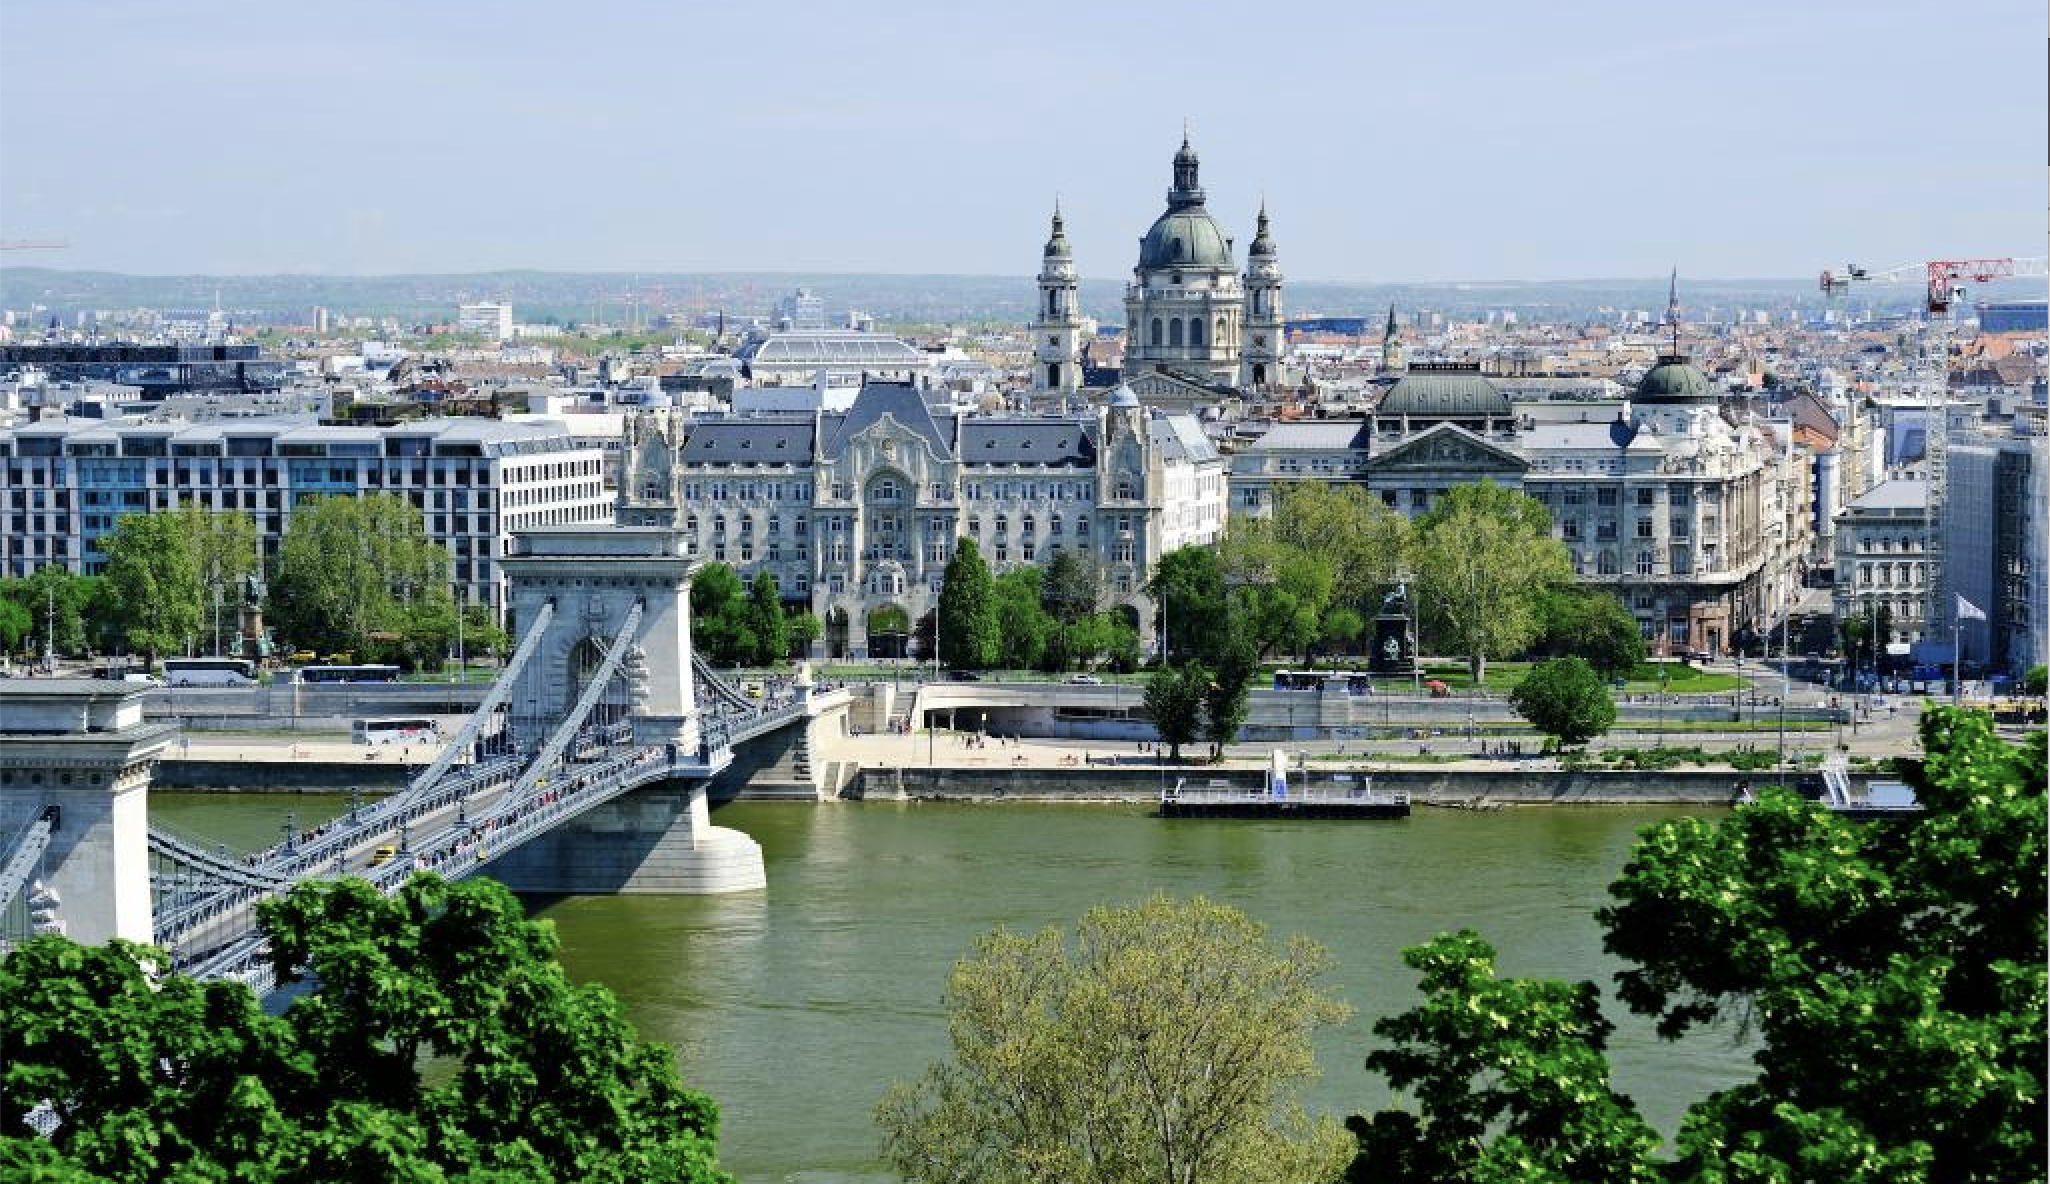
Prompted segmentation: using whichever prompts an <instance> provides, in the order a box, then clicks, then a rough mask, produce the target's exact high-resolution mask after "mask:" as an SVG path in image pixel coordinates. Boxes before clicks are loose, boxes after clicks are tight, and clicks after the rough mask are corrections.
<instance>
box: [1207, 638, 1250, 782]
mask: <svg viewBox="0 0 2050 1184" xmlns="http://www.w3.org/2000/svg"><path fill="white" fill-rule="evenodd" d="M1259 673H1260V658H1259V655H1258V654H1257V653H1255V652H1254V650H1253V644H1252V643H1251V642H1249V641H1247V640H1246V639H1245V638H1243V637H1233V638H1231V639H1230V641H1229V642H1228V643H1227V644H1225V645H1224V646H1222V647H1220V648H1219V651H1218V655H1217V666H1216V668H1215V669H1213V670H1211V671H1210V678H1209V681H1208V683H1207V684H1206V685H1205V686H1204V688H1203V738H1204V739H1206V740H1208V741H1209V742H1210V759H1211V760H1213V761H1218V760H1223V759H1224V746H1225V745H1227V744H1230V743H1231V742H1232V741H1234V740H1236V739H1238V735H1239V729H1241V728H1243V727H1245V726H1246V716H1247V715H1248V714H1249V699H1250V692H1251V691H1252V689H1253V679H1254V677H1255V676H1257V675H1258V674H1259Z"/></svg>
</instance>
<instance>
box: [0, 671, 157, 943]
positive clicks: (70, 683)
mask: <svg viewBox="0 0 2050 1184" xmlns="http://www.w3.org/2000/svg"><path fill="white" fill-rule="evenodd" d="M144 689H145V688H143V687H140V686H137V685H134V684H132V683H122V682H112V681H108V680H103V679H89V678H38V679H6V680H0V911H5V912H13V911H15V909H14V904H15V901H16V900H17V899H18V898H19V897H21V896H22V895H23V893H25V892H27V891H28V890H29V889H30V888H31V887H32V885H33V884H34V883H35V882H36V881H38V880H40V881H41V882H42V883H43V884H44V885H45V887H46V888H47V889H48V890H49V893H48V895H49V896H50V897H54V906H55V908H54V911H55V914H56V916H55V920H56V921H59V922H62V930H63V932H64V933H65V934H66V935H67V936H69V937H71V938H72V939H73V940H74V941H80V942H85V943H87V944H98V943H100V942H105V941H108V940H110V939H112V938H116V937H120V938H126V939H128V940H129V941H137V942H143V943H145V944H146V943H148V942H150V941H151V940H152V938H153V936H154V928H153V919H152V916H151V910H150V866H149V804H148V796H149V780H150V774H151V772H152V771H153V770H154V769H155V767H156V762H157V758H158V757H159V756H160V755H162V753H163V752H164V750H165V749H166V748H168V747H169V746H170V744H171V739H172V737H173V736H175V735H176V734H177V728H175V727H174V726H172V725H170V724H164V723H156V724H152V723H145V722H143V718H142V694H141V692H142V691H143V690H144ZM4 938H5V935H0V941H4Z"/></svg>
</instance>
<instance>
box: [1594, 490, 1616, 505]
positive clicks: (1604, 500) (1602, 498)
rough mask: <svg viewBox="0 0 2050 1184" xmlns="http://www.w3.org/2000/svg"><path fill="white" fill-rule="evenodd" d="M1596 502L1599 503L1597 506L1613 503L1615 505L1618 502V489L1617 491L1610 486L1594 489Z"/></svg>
mask: <svg viewBox="0 0 2050 1184" xmlns="http://www.w3.org/2000/svg"><path fill="white" fill-rule="evenodd" d="M1594 504H1595V505H1597V506H1613V505H1615V504H1616V491H1615V489H1614V488H1613V487H1609V486H1603V487H1602V488H1600V489H1597V490H1595V491H1594Z"/></svg>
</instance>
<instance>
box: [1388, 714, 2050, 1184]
mask: <svg viewBox="0 0 2050 1184" xmlns="http://www.w3.org/2000/svg"><path fill="white" fill-rule="evenodd" d="M1922 748H1923V751H1924V752H1925V753H1926V754H1927V756H1926V757H1925V758H1924V759H1923V760H1922V761H1918V762H1909V763H1908V764H1907V766H1906V767H1905V769H1904V776H1905V777H1906V778H1907V780H1908V781H1909V782H1910V783H1911V784H1913V786H1914V788H1915V792H1916V797H1917V799H1918V800H1919V801H1920V803H1921V804H1922V807H1923V813H1921V814H1920V815H1918V816H1917V817H1915V818H1913V819H1902V820H1899V821H1898V822H1896V823H1891V824H1876V825H1875V824H1872V823H1864V822H1859V821H1855V820H1852V819H1847V818H1844V817H1842V816H1841V815H1839V814H1836V813H1833V812H1831V811H1829V810H1828V809H1826V808H1824V807H1823V806H1821V805H1819V804H1817V803H1812V802H1808V801H1804V800H1803V799H1801V798H1800V797H1798V796H1797V795H1795V794H1792V793H1789V792H1787V791H1785V790H1779V789H1769V790H1766V791H1765V792H1764V793H1763V794H1761V795H1760V798H1759V800H1758V801H1757V803H1756V804H1753V805H1749V806H1746V807H1744V808H1743V809H1740V810H1737V811H1734V812H1732V813H1730V814H1729V815H1727V816H1726V817H1723V818H1720V819H1707V818H1682V819H1673V820H1671V821H1668V822H1665V823H1661V824H1659V825H1657V826H1655V827H1652V828H1649V829H1647V830H1646V831H1645V832H1644V833H1643V834H1642V836H1641V837H1640V839H1639V841H1638V844H1637V847H1636V849H1635V851H1634V852H1633V854H1632V856H1631V858H1630V861H1629V863H1628V864H1627V865H1626V866H1625V867H1624V869H1623V872H1622V875H1621V877H1620V878H1619V879H1618V880H1617V881H1616V882H1615V883H1614V884H1613V885H1612V886H1611V887H1610V889H1609V892H1610V895H1611V897H1612V898H1613V899H1614V901H1615V903H1614V904H1612V905H1610V906H1609V907H1607V908H1605V909H1603V910H1601V911H1600V913H1599V914H1598V919H1599V921H1600V923H1601V925H1602V927H1603V929H1604V930H1605V932H1606V938H1605V945H1606V947H1607V949H1608V951H1609V952H1610V953H1611V954H1612V955H1615V956H1617V957H1619V958H1621V959H1622V960H1623V961H1624V963H1625V969H1624V970H1623V971H1621V972H1620V973H1619V974H1618V975H1617V984H1618V994H1619V995H1620V996H1621V998H1622V1000H1623V1002H1624V1003H1625V1004H1627V1005H1628V1006H1629V1007H1630V1008H1631V1009H1632V1010H1633V1011H1636V1012H1638V1013H1640V1014H1643V1015H1647V1016H1652V1017H1655V1018H1656V1020H1657V1028H1658V1032H1659V1034H1660V1035H1661V1036H1663V1037H1665V1038H1667V1039H1677V1038H1678V1037H1680V1036H1681V1035H1683V1034H1685V1033H1686V1032H1688V1031H1690V1030H1691V1029H1693V1028H1695V1027H1698V1026H1701V1025H1705V1024H1710V1023H1714V1022H1716V1021H1719V1020H1725V1019H1729V1018H1736V1019H1738V1020H1740V1021H1741V1022H1742V1023H1743V1024H1744V1026H1745V1030H1746V1031H1748V1032H1749V1033H1751V1034H1752V1039H1753V1040H1754V1041H1755V1042H1756V1043H1757V1045H1758V1051H1757V1052H1756V1054H1755V1055H1754V1057H1753V1061H1754V1063H1755V1064H1756V1065H1757V1066H1758V1072H1757V1074H1756V1076H1754V1077H1753V1078H1752V1079H1750V1080H1748V1081H1745V1082H1742V1083H1740V1084H1737V1085H1734V1086H1731V1087H1729V1088H1726V1089H1722V1090H1719V1091H1716V1092H1713V1093H1711V1094H1709V1095H1708V1096H1706V1097H1705V1098H1703V1099H1702V1100H1701V1101H1699V1102H1697V1103H1696V1104H1695V1105H1694V1106H1693V1107H1691V1108H1690V1109H1689V1111H1688V1113H1687V1115H1686V1117H1685V1118H1684V1119H1683V1120H1682V1123H1681V1127H1680V1132H1679V1136H1678V1138H1677V1139H1676V1140H1675V1144H1674V1154H1673V1156H1672V1158H1671V1159H1670V1160H1668V1161H1664V1162H1659V1161H1652V1160H1650V1156H1651V1155H1652V1140H1651V1138H1650V1136H1649V1135H1648V1133H1647V1132H1646V1131H1645V1129H1644V1124H1643V1122H1642V1121H1641V1120H1640V1119H1639V1118H1638V1117H1637V1116H1636V1115H1635V1113H1634V1112H1632V1111H1631V1109H1630V1107H1629V1105H1628V1103H1627V1102H1625V1101H1624V1100H1622V1099H1621V1098H1619V1097H1617V1096H1616V1095H1615V1094H1614V1093H1613V1091H1612V1090H1611V1089H1610V1088H1609V1085H1608V1078H1609V1074H1608V1071H1607V1067H1606V1064H1605V1063H1604V1049H1603V1045H1604V1043H1605V1041H1606V1038H1607V1035H1608V1032H1609V1027H1608V1025H1607V1023H1606V1022H1604V1021H1603V1020H1602V1018H1601V1017H1600V1015H1599V1013H1598V1011H1597V1010H1596V1008H1595V989H1594V987H1593V985H1592V984H1588V983H1579V984H1573V985H1569V984H1566V983H1559V982H1530V981H1519V980H1496V979H1495V978H1494V976H1493V968H1492V957H1491V955H1492V951H1490V950H1488V948H1487V947H1486V945H1485V944H1484V943H1481V942H1480V941H1479V939H1477V938H1475V937H1474V936H1473V935H1472V934H1460V935H1456V936H1453V937H1449V938H1441V939H1439V940H1438V941H1437V942H1434V943H1433V944H1432V945H1430V946H1427V947H1422V948H1420V949H1418V950H1413V951H1410V953H1409V954H1408V955H1406V957H1407V958H1408V960H1409V962H1410V964H1411V965H1412V966H1415V967H1417V968H1418V969H1421V970H1423V971H1424V972H1425V983H1424V988H1425V991H1426V994H1427V995H1429V996H1430V999H1429V1001H1428V1002H1427V1003H1426V1004H1425V1005H1424V1006H1423V1007H1422V1008H1419V1009H1417V1010H1414V1011H1412V1012H1409V1013H1407V1014H1405V1015H1403V1016H1400V1017H1397V1018H1396V1019H1395V1020H1392V1021H1384V1022H1383V1024H1382V1025H1379V1026H1377V1031H1378V1032H1379V1033H1380V1034H1381V1035H1383V1036H1386V1037H1390V1038H1392V1039H1393V1040H1395V1041H1397V1042H1398V1043H1397V1044H1396V1046H1395V1047H1394V1048H1392V1049H1390V1050H1387V1051H1385V1052H1377V1053H1376V1054H1374V1056H1373V1057H1372V1058H1371V1059H1370V1062H1369V1063H1370V1065H1372V1066H1373V1067H1375V1068H1378V1069H1380V1070H1382V1071H1383V1072H1385V1073H1387V1074H1388V1075H1389V1077H1390V1080H1391V1082H1392V1083H1393V1084H1395V1085H1396V1086H1397V1087H1398V1088H1407V1089H1412V1090H1413V1091H1414V1096H1415V1098H1416V1100H1417V1103H1418V1105H1419V1113H1418V1114H1415V1115H1410V1114H1403V1113H1399V1112H1389V1111H1384V1112H1382V1113H1380V1114H1377V1115H1375V1116H1373V1118H1371V1119H1354V1120H1353V1122H1352V1123H1351V1124H1350V1125H1351V1126H1352V1128H1353V1130H1354V1132H1355V1134H1356V1135H1358V1136H1359V1147H1360V1157H1359V1159H1358V1160H1356V1161H1355V1164H1354V1167H1353V1175H1352V1179H1354V1180H1357V1181H1369V1180H1371V1181H1376V1182H1379V1181H1391V1182H1394V1184H1421V1182H1429V1184H1454V1182H1459V1184H1464V1182H1466V1181H1470V1180H1485V1181H1496V1180H1500V1181H1508V1180H1544V1181H1555V1182H1559V1184H1567V1182H1573V1184H1579V1182H1586V1184H1596V1182H1598V1181H1599V1182H1606V1181H1610V1180H1626V1181H1628V1180H1637V1179H1647V1178H1650V1179H1662V1180H1667V1181H1672V1182H1674V1184H1683V1182H1684V1184H1795V1182H1798V1181H1808V1180H1831V1181H1851V1182H1855V1184H1895V1182H1908V1184H1937V1182H1943V1184H1951V1182H1957V1184H1993V1182H1995V1181H2009V1180H2024V1179H2037V1178H2040V1176H2041V1172H2042V1165H2043V1160H2044V1153H2045V1149H2046V1148H2045V1141H2044V1127H2043V1121H2042V1113H2043V1111H2042V1100H2043V1096H2044V1088H2045V1080H2044V1077H2045V1063H2046V1057H2045V1054H2046V1045H2045V1033H2044V1025H2043V1017H2044V1014H2045V1011H2046V1009H2050V990H2046V958H2050V949H2046V932H2045V931H2046V923H2045V917H2046V912H2050V893H2046V887H2045V884H2046V881H2045V878H2044V877H2043V876H2042V875H2041V874H2040V871H2041V868H2042V867H2043V866H2044V861H2045V859H2046V857H2050V846H2046V834H2045V828H2044V826H2043V812H2044V808H2045V799H2044V783H2045V776H2046V761H2045V747H2044V736H2043V734H2042V733H2040V732H2038V733H2036V734H2034V735H2033V736H2031V737H2030V738H2029V739H2028V740H2027V741H2026V742H2024V743H2021V744H2007V743H2004V742H2002V741H2001V740H2000V739H1999V738H1998V737H1997V736H1996V735H1995V734H1994V731H1993V726H1992V721H1991V719H1990V718H1989V717H1988V716H1987V715H1985V714H1984V713H1983V712H1965V711H1956V710H1953V709H1950V708H1947V707H1935V708H1931V709H1930V710H1929V711H1928V712H1926V713H1925V714H1924V715H1923V717H1922ZM2018 869H2021V870H2019V872H2018Z"/></svg>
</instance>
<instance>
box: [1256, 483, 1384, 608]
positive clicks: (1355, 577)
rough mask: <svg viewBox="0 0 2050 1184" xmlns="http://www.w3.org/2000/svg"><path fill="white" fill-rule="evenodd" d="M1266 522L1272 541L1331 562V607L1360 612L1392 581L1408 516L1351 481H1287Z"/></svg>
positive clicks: (1374, 602) (1375, 600)
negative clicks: (1269, 521)
mask: <svg viewBox="0 0 2050 1184" xmlns="http://www.w3.org/2000/svg"><path fill="white" fill-rule="evenodd" d="M1272 521H1273V524H1274V526H1273V529H1274V537H1275V539H1276V541H1278V542H1280V543H1281V544H1283V545H1284V546H1287V547H1289V548H1291V549H1293V550H1294V551H1295V552H1296V553H1298V554H1301V555H1313V556H1317V557H1319V558H1322V559H1323V560H1324V561H1325V562H1327V563H1329V564H1330V565H1331V570H1332V572H1333V573H1334V574H1335V576H1336V584H1335V585H1334V587H1333V589H1332V600H1333V604H1334V606H1336V607H1343V608H1351V609H1353V610H1355V611H1357V612H1359V613H1362V614H1367V613H1370V612H1371V611H1372V610H1373V608H1374V606H1375V605H1377V604H1378V603H1379V602H1380V597H1381V592H1382V590H1383V589H1385V588H1386V587H1387V586H1388V585H1390V584H1393V583H1394V582H1395V580H1396V573H1397V572H1399V571H1400V570H1401V569H1402V562H1403V555H1404V552H1405V549H1406V548H1407V546H1408V543H1409V531H1410V524H1409V519H1407V518H1405V517H1404V516H1403V515H1402V514H1401V513H1400V512H1398V511H1396V510H1394V509H1392V508H1390V507H1389V506H1388V505H1387V504H1386V503H1385V502H1383V501H1382V500H1381V499H1380V498H1379V497H1377V496H1375V495H1374V494H1373V493H1372V492H1371V491H1369V490H1366V489H1362V488H1360V487H1359V486H1357V485H1345V486H1338V485H1332V484H1330V483H1329V482H1324V481H1302V482H1291V483H1290V484H1289V487H1288V488H1287V489H1286V490H1284V491H1283V492H1282V493H1281V494H1280V496H1279V498H1278V499H1277V500H1276V503H1275V509H1274V517H1273V519H1272ZM1236 525H1237V524H1236V523H1234V529H1236Z"/></svg>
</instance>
